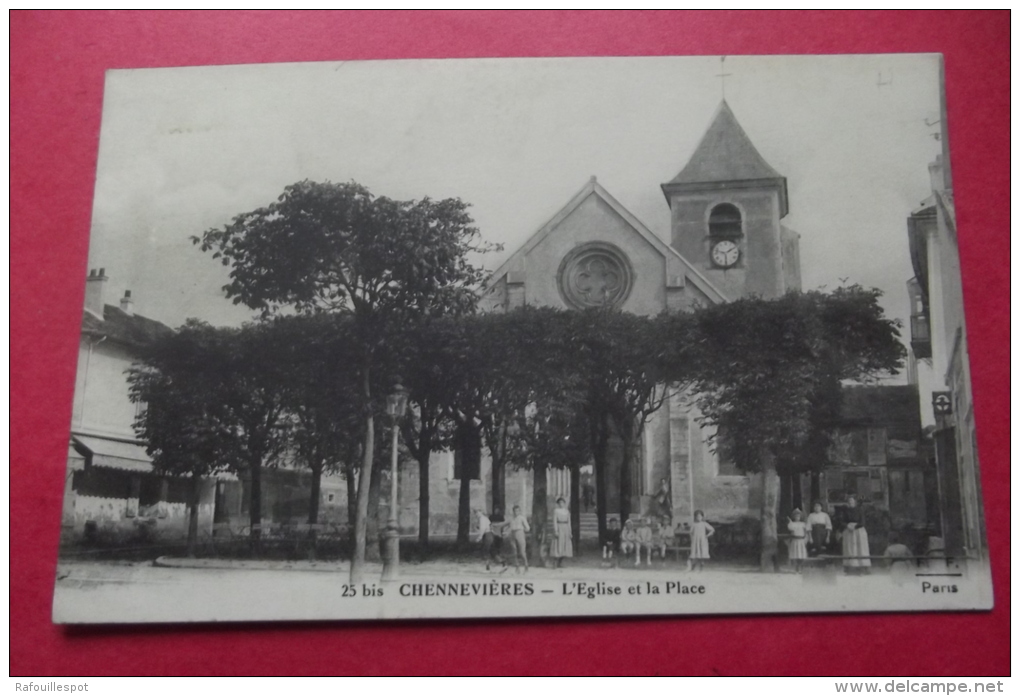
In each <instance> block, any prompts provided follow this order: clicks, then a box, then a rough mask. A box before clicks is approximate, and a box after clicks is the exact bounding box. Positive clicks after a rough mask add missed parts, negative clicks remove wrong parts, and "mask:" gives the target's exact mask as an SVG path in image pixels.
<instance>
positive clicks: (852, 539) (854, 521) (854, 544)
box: [786, 494, 871, 574]
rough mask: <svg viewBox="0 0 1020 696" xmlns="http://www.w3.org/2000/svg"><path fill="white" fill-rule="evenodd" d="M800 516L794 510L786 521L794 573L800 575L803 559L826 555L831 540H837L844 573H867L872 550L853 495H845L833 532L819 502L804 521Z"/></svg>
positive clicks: (798, 512)
mask: <svg viewBox="0 0 1020 696" xmlns="http://www.w3.org/2000/svg"><path fill="white" fill-rule="evenodd" d="M802 516H803V513H801V511H800V510H794V511H793V512H792V513H791V514H790V517H788V518H787V520H786V529H787V531H788V532H789V533H790V540H789V558H790V563H791V565H793V568H794V570H796V571H797V572H798V573H799V572H801V569H802V568H803V565H804V561H805V559H807V558H811V557H815V556H821V555H823V554H826V553H828V552H829V551H830V550H831V548H832V543H833V541H837V542H839V543H840V551H841V552H842V556H843V567H844V568H845V569H846V571H847V573H849V574H866V573H867V572H868V570H869V568H870V567H871V559H870V558H869V556H870V555H871V549H870V546H869V544H868V530H867V527H866V526H865V525H866V519H865V512H864V508H863V507H861V506H860V505H858V503H857V496H856V495H854V494H850V495H849V496H847V501H846V505H845V506H844V507H841V508H839V510H838V511H837V515H836V528H835V530H834V529H833V523H832V518H831V517H830V516H829V513H827V512H825V510H823V509H822V504H821V503H820V502H818V501H815V504H814V505H813V506H812V510H811V513H810V514H809V515H808V516H807V519H806V520H802V519H801V518H802Z"/></svg>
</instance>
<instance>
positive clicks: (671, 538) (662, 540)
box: [658, 517, 676, 561]
mask: <svg viewBox="0 0 1020 696" xmlns="http://www.w3.org/2000/svg"><path fill="white" fill-rule="evenodd" d="M658 538H659V550H660V551H661V552H662V560H663V561H665V560H666V552H667V550H668V549H669V547H670V546H672V545H673V543H674V542H675V541H676V533H675V532H674V531H673V520H671V519H669V518H668V517H666V518H665V519H663V520H662V526H661V527H660V528H659V537H658Z"/></svg>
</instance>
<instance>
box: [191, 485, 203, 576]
mask: <svg viewBox="0 0 1020 696" xmlns="http://www.w3.org/2000/svg"><path fill="white" fill-rule="evenodd" d="M201 492H202V478H201V477H200V476H197V475H196V474H192V475H191V486H190V489H189V490H188V558H194V557H195V546H196V545H197V544H198V505H199V500H200V496H201Z"/></svg>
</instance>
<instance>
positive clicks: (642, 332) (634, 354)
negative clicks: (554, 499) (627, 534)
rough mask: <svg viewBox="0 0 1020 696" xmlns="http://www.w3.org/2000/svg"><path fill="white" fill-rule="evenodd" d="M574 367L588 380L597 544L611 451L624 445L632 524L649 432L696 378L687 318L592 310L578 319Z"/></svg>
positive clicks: (623, 498) (622, 504) (623, 496)
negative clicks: (641, 447) (635, 472)
mask: <svg viewBox="0 0 1020 696" xmlns="http://www.w3.org/2000/svg"><path fill="white" fill-rule="evenodd" d="M573 325H574V330H573V334H574V336H575V341H576V355H577V359H576V363H575V364H577V365H580V366H583V367H582V368H581V369H582V370H583V374H585V375H586V379H587V386H586V389H587V395H586V401H585V404H584V410H585V414H586V417H587V421H588V426H589V445H590V449H591V453H592V458H593V461H594V465H595V477H596V492H597V496H598V499H597V503H596V505H597V508H598V523H599V538H600V539H604V538H605V533H606V507H607V503H608V501H607V500H606V488H607V485H606V484H607V474H608V467H609V463H608V447H609V442H610V440H611V439H612V438H613V437H614V436H616V437H618V438H619V439H620V441H621V444H622V456H621V461H620V470H619V473H620V501H619V509H620V519H621V520H626V519H627V518H628V517H629V516H630V507H631V498H632V497H633V491H632V489H631V477H632V467H633V462H634V456H635V450H636V448H637V445H638V443H640V441H641V435H642V433H643V431H644V427H645V425H646V424H647V423H648V421H649V420H650V419H651V417H652V415H653V414H654V413H655V412H656V411H658V410H659V408H661V407H662V404H663V403H665V402H666V400H667V399H668V397H669V395H670V394H671V393H673V392H675V391H677V390H683V389H684V388H686V386H687V385H688V384H690V383H691V381H692V380H693V377H694V372H693V370H692V364H693V363H692V359H693V344H692V337H691V331H690V325H691V319H690V315H688V314H664V315H661V316H659V317H643V316H638V315H634V314H629V313H625V312H619V311H615V310H611V309H591V310H585V311H584V312H579V313H577V314H576V315H575V318H574V324H573Z"/></svg>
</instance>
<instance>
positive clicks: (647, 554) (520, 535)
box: [476, 494, 871, 574]
mask: <svg viewBox="0 0 1020 696" xmlns="http://www.w3.org/2000/svg"><path fill="white" fill-rule="evenodd" d="M476 514H477V516H478V541H479V542H480V543H481V545H482V553H483V554H484V557H485V569H486V570H490V569H491V568H492V566H493V565H494V564H495V565H501V566H502V568H503V569H506V568H507V555H509V558H510V561H511V562H512V563H513V564H514V568H515V570H516V572H518V573H520V572H522V568H523V572H527V571H528V534H529V533H530V532H531V525H530V524H529V522H528V518H527V517H525V516H524V514H523V513H522V512H521V508H520V506H519V505H515V506H514V507H513V514H512V515H511V516H510V519H509V520H504V519H503V516H502V514H501V511H500V510H499V509H498V508H497V509H496V510H494V511H493V515H492V516H491V517H490V516H488V515H486V514H485V513H484V512H483V511H481V510H478V511H476ZM865 525H866V519H865V511H864V508H863V507H861V506H859V505H858V503H857V496H856V495H853V494H851V495H849V496H848V497H847V503H846V505H845V506H844V507H841V508H839V509H838V511H837V514H836V525H835V526H834V525H833V521H832V518H831V517H830V516H829V513H827V512H826V511H825V510H824V509H823V508H822V504H821V503H820V502H817V501H816V502H815V503H814V505H813V506H812V511H811V513H809V514H808V516H807V518H806V519H803V513H802V512H801V511H800V510H799V509H798V510H794V511H793V512H792V513H791V514H790V516H789V517H788V518H787V521H786V529H787V531H788V532H789V540H788V548H789V559H790V563H791V565H792V566H793V568H794V570H795V571H796V572H798V573H799V572H801V570H802V568H803V565H804V561H805V560H806V559H808V558H810V557H815V556H821V555H824V554H826V553H829V552H830V551H831V549H832V546H833V543H834V542H838V543H840V545H841V546H840V550H841V552H842V556H843V566H844V568H845V569H846V571H847V573H851V574H864V573H867V572H869V568H870V567H871V559H870V548H869V544H868V532H867V527H866V526H865ZM572 532H573V530H572V528H571V522H570V510H569V508H568V507H567V501H566V500H565V499H564V498H557V500H556V508H555V509H554V510H553V515H552V527H551V529H550V530H549V532H548V535H547V537H546V539H545V540H544V541H546V542H547V546H544V547H543V548H544V550H545V551H546V555H547V557H549V558H551V559H553V562H554V564H555V567H557V568H561V567H563V561H564V559H566V558H570V557H572V556H573V555H574V541H573V533H572ZM678 533H679V534H685V535H689V538H690V549H689V551H690V553H689V555H688V559H689V566H690V569H691V570H703V569H704V567H705V562H706V561H708V560H709V558H710V554H709V541H708V540H709V538H711V537H712V535H713V534H715V528H714V527H713V526H712V525H711V524H709V523H708V521H707V520H706V519H705V513H704V512H702V511H701V510H696V511H695V512H694V521H693V523H692V524H690V525H688V524H685V523H681V524H678V525H676V526H675V527H674V525H673V522H672V520H671V519H670V517H669V516H667V515H663V516H661V517H660V516H655V515H652V516H649V517H644V518H639V519H636V520H634V519H629V520H627V521H626V522H625V523H624V526H623V528H622V529H621V527H620V521H619V519H618V518H616V517H611V518H610V519H609V521H608V529H607V531H606V537H605V541H604V543H603V544H602V559H603V561H604V562H605V563H609V564H613V565H616V564H617V563H618V559H619V558H625V559H628V560H629V557H630V555H631V554H633V555H634V565H635V566H640V565H641V560H642V555H643V557H644V558H645V562H646V563H647V565H649V566H651V564H652V554H653V552H658V554H659V557H660V558H661V559H662V560H663V561H665V560H666V553H667V551H668V550H669V549H670V548H671V547H673V546H674V545H675V543H676V537H677V535H678Z"/></svg>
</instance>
